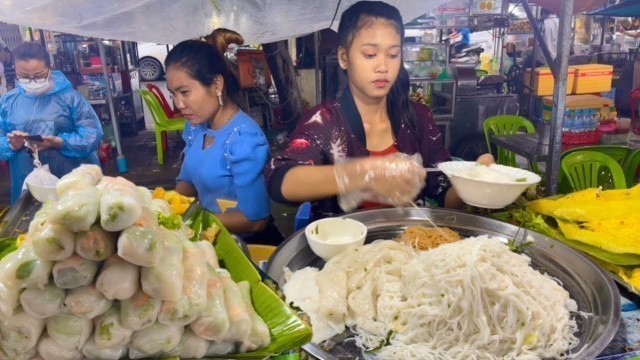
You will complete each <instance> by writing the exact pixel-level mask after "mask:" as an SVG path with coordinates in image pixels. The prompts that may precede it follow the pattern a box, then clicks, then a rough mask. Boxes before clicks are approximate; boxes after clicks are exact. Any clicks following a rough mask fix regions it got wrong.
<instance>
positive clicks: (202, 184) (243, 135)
mask: <svg viewBox="0 0 640 360" xmlns="http://www.w3.org/2000/svg"><path fill="white" fill-rule="evenodd" d="M165 65H166V68H167V72H166V78H167V87H168V89H169V91H170V92H171V94H172V95H173V101H174V104H175V106H176V107H177V108H178V109H179V110H180V112H181V114H182V116H183V117H184V118H185V119H187V121H188V123H187V125H186V126H185V129H184V134H183V139H184V140H185V142H186V147H185V149H184V155H185V156H184V162H183V164H182V168H181V170H180V174H179V175H178V179H177V185H176V191H177V192H179V193H180V194H183V195H186V196H197V197H198V198H199V199H200V202H201V203H202V205H203V206H204V207H205V208H206V209H207V210H209V211H210V212H212V213H214V214H215V215H216V217H217V218H218V219H219V220H220V221H221V222H222V224H223V225H224V226H225V227H226V228H227V230H229V231H230V232H232V233H236V234H239V235H241V236H243V237H245V238H249V239H251V235H253V239H256V236H257V235H258V236H259V234H265V231H267V230H273V229H274V228H273V226H269V225H271V224H270V212H269V196H268V194H267V190H266V185H265V180H264V176H263V169H264V167H265V165H266V163H267V160H268V159H269V144H268V142H267V139H266V137H265V136H264V133H263V132H262V129H261V128H260V126H259V125H258V124H257V123H256V122H255V121H254V120H253V119H252V118H251V117H249V115H247V114H246V113H245V112H244V111H242V109H240V108H239V107H238V105H237V102H236V101H234V98H235V97H236V96H237V94H238V92H239V86H238V81H237V80H236V78H235V76H234V75H233V74H232V72H231V71H230V69H229V67H228V65H227V63H226V61H225V58H224V56H223V55H222V54H221V53H220V52H219V51H218V50H217V49H216V48H215V47H213V46H211V45H209V44H207V43H205V42H203V41H198V40H187V41H183V42H181V43H180V44H178V45H177V46H175V47H174V48H173V49H172V50H171V51H170V52H169V54H168V55H167V58H166V60H165ZM274 234H276V235H274ZM269 236H271V238H269V239H265V238H264V236H263V237H262V238H260V239H257V240H256V242H271V243H274V242H278V241H279V240H280V239H274V238H273V237H274V236H276V237H277V236H279V233H277V232H273V231H269ZM280 237H281V235H280Z"/></svg>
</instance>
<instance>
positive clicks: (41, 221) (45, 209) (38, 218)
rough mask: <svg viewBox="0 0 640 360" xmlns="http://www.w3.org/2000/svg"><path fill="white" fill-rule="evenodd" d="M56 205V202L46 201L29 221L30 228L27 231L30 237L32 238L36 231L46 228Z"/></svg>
mask: <svg viewBox="0 0 640 360" xmlns="http://www.w3.org/2000/svg"><path fill="white" fill-rule="evenodd" d="M54 205H55V202H46V203H44V204H42V207H41V208H40V210H38V211H37V212H36V213H35V215H33V219H32V220H31V222H30V223H29V230H28V232H27V238H28V239H30V238H32V237H33V236H34V235H35V234H36V233H39V232H40V231H41V230H42V229H43V228H44V225H45V224H46V223H47V220H48V218H49V214H50V213H51V210H52V209H53V207H54Z"/></svg>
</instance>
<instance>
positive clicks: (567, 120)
mask: <svg viewBox="0 0 640 360" xmlns="http://www.w3.org/2000/svg"><path fill="white" fill-rule="evenodd" d="M572 131H573V119H572V118H571V110H565V112H564V118H562V132H566V133H570V132H572Z"/></svg>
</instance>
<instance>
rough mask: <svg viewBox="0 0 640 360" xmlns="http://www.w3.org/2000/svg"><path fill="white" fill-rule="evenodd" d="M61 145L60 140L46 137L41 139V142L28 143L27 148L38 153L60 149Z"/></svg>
mask: <svg viewBox="0 0 640 360" xmlns="http://www.w3.org/2000/svg"><path fill="white" fill-rule="evenodd" d="M62 145H63V142H62V138H59V137H57V136H52V135H46V136H43V137H42V141H29V142H28V145H27V146H29V148H31V149H32V150H35V149H36V148H37V149H38V151H45V150H49V149H59V148H61V147H62Z"/></svg>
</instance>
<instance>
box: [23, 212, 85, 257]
mask: <svg viewBox="0 0 640 360" xmlns="http://www.w3.org/2000/svg"><path fill="white" fill-rule="evenodd" d="M29 238H30V239H31V243H32V244H33V251H35V253H36V255H37V256H38V257H39V258H40V259H42V260H46V261H60V260H64V259H66V258H68V257H69V256H71V254H73V249H74V248H75V241H74V235H73V233H72V232H71V231H69V230H67V229H66V228H65V227H64V226H62V225H57V224H52V223H50V222H47V223H45V224H44V225H43V226H42V228H41V229H40V230H39V231H38V232H34V234H33V235H29Z"/></svg>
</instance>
